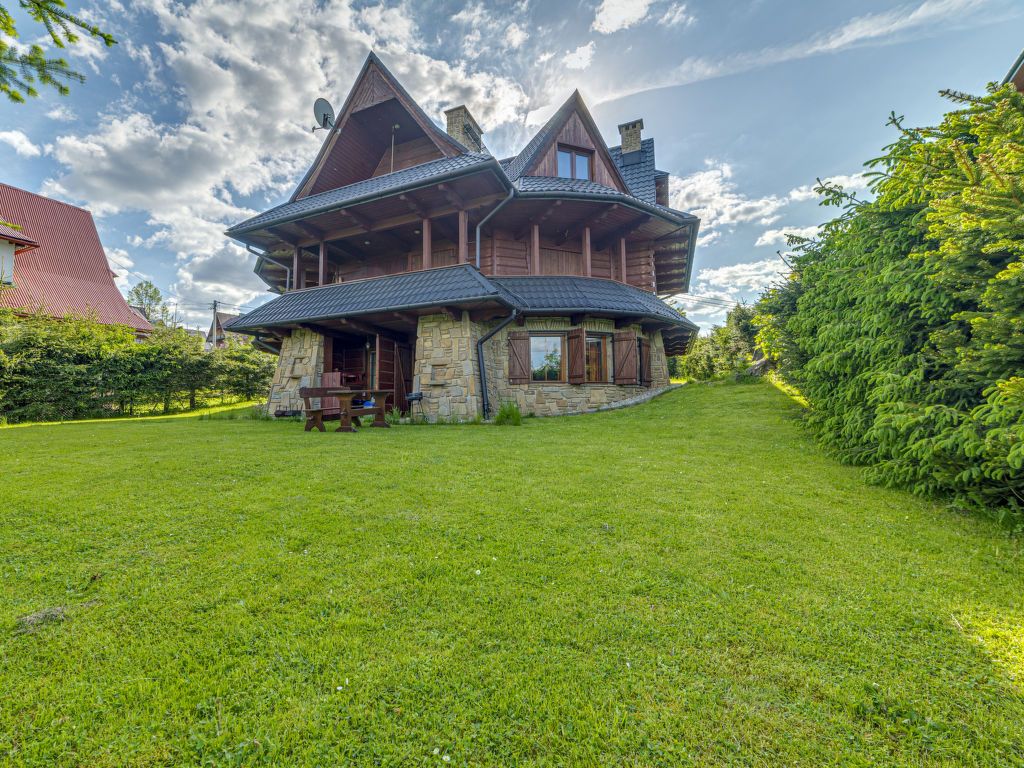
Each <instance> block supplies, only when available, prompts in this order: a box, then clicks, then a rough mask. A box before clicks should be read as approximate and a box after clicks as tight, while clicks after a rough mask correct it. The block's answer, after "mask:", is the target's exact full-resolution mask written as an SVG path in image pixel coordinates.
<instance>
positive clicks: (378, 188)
mask: <svg viewBox="0 0 1024 768" xmlns="http://www.w3.org/2000/svg"><path fill="white" fill-rule="evenodd" d="M495 162H496V161H495V159H494V158H493V157H491V156H490V155H483V154H477V153H471V152H467V153H466V154H464V155H456V156H455V157H443V158H441V159H439V160H431V161H430V162H427V163H421V164H420V165H414V166H412V167H411V168H404V169H402V170H400V171H395V172H394V173H385V174H383V175H382V176H374V177H373V178H371V179H366V180H365V181H358V182H356V183H355V184H349V185H347V186H344V187H339V188H338V189H331V190H328V191H327V192H321V193H319V194H317V195H310V196H309V197H302V198H299V199H298V200H295V201H293V202H290V203H284V204H282V205H279V206H277V207H276V208H271V209H270V210H269V211H264V212H263V213H261V214H259V215H258V216H253V217H252V218H251V219H247V220H245V221H243V222H242V223H241V224H236V225H235V226H233V227H231V228H230V229H229V230H228V231H227V234H229V235H233V234H238V233H243V232H249V231H252V230H254V229H262V228H263V227H269V226H274V225H275V224H281V223H284V222H286V221H291V220H294V219H299V218H304V217H306V216H310V215H312V214H314V213H318V212H321V211H327V210H331V209H333V208H341V207H343V206H346V205H352V204H354V203H357V202H359V201H361V200H363V199H366V198H370V197H375V196H377V195H381V194H385V193H393V192H395V191H397V190H399V189H402V188H404V187H411V186H418V185H420V184H423V183H424V182H429V181H431V180H432V179H440V178H442V177H447V176H453V175H459V174H460V173H462V172H465V173H468V172H472V171H474V170H479V169H482V168H483V167H484V166H486V165H488V164H494V163H495Z"/></svg>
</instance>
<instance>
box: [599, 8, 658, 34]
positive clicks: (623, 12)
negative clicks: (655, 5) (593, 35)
mask: <svg viewBox="0 0 1024 768" xmlns="http://www.w3.org/2000/svg"><path fill="white" fill-rule="evenodd" d="M650 6H651V0H602V2H601V5H600V6H598V9H597V13H596V14H595V15H594V22H593V23H592V24H591V25H590V28H591V29H592V30H594V31H595V32H599V33H601V34H602V35H610V34H611V33H612V32H618V31H619V30H620V29H628V28H629V27H631V26H633V25H634V24H636V23H638V22H640V21H643V19H644V17H645V16H647V10H648V8H650Z"/></svg>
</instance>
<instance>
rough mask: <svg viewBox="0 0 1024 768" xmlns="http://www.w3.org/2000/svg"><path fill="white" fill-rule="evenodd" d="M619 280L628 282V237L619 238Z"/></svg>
mask: <svg viewBox="0 0 1024 768" xmlns="http://www.w3.org/2000/svg"><path fill="white" fill-rule="evenodd" d="M619 280H621V281H622V282H624V283H625V282H627V280H626V238H624V237H620V238H619Z"/></svg>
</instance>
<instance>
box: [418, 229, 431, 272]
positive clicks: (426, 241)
mask: <svg viewBox="0 0 1024 768" xmlns="http://www.w3.org/2000/svg"><path fill="white" fill-rule="evenodd" d="M421 230H422V232H423V263H422V264H421V265H420V266H421V267H422V268H423V269H430V268H431V266H432V256H431V251H430V240H431V237H430V219H423V222H422V224H421Z"/></svg>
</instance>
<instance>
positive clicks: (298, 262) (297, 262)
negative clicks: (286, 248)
mask: <svg viewBox="0 0 1024 768" xmlns="http://www.w3.org/2000/svg"><path fill="white" fill-rule="evenodd" d="M299 253H300V249H299V246H297V245H296V246H295V249H294V250H293V251H292V290H293V291H294V290H298V288H299V272H300V267H301V266H302V259H301V257H300V256H299Z"/></svg>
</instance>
